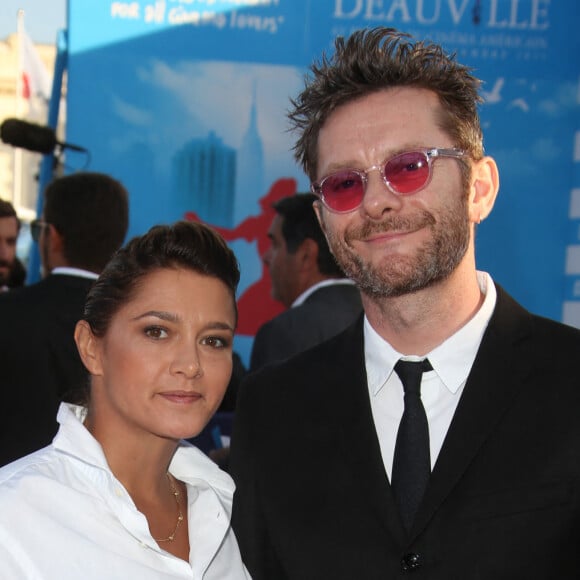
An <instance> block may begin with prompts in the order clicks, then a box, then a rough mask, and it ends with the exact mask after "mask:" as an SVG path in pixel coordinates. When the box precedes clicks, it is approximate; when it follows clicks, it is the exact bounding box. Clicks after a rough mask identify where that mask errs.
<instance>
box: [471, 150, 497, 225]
mask: <svg viewBox="0 0 580 580" xmlns="http://www.w3.org/2000/svg"><path fill="white" fill-rule="evenodd" d="M498 191H499V171H498V169H497V165H496V163H495V161H494V159H493V158H492V157H484V158H483V159H480V160H479V161H476V162H475V163H474V164H473V167H472V173H471V188H470V193H469V218H470V220H471V222H473V223H476V224H478V223H480V222H481V221H482V220H484V219H485V218H486V217H487V216H488V215H489V214H490V213H491V210H492V209H493V206H494V204H495V200H496V198H497V193H498Z"/></svg>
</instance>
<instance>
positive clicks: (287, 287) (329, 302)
mask: <svg viewBox="0 0 580 580" xmlns="http://www.w3.org/2000/svg"><path fill="white" fill-rule="evenodd" d="M316 199H317V197H316V196H315V195H313V194H311V193H303V194H296V195H292V196H289V197H285V198H282V199H281V200H279V201H277V202H276V203H274V204H273V207H274V209H275V210H276V215H275V216H274V219H273V220H272V224H271V226H270V229H269V232H268V236H269V238H270V243H271V245H270V248H269V249H268V250H267V251H266V253H265V254H264V256H263V258H262V259H263V261H264V263H265V264H266V266H267V267H268V271H269V273H270V278H271V280H272V296H273V298H274V299H275V300H278V301H279V302H281V303H282V304H284V306H285V307H286V308H287V310H285V311H284V312H282V313H281V314H279V315H278V316H275V317H274V318H273V319H272V320H270V321H268V322H266V323H265V324H263V325H262V326H261V327H260V329H259V330H258V332H257V333H256V336H255V338H254V343H253V345H252V352H251V356H250V371H255V370H257V369H258V368H260V367H262V366H264V365H266V364H268V363H271V362H276V361H280V360H284V359H286V358H288V357H290V356H292V355H294V354H297V353H299V352H302V351H303V350H306V349H308V348H310V347H311V346H314V345H316V344H318V343H320V342H322V341H324V340H326V339H327V338H330V337H332V336H334V335H336V334H338V333H339V332H340V331H342V330H344V329H345V328H346V327H347V326H348V325H349V324H351V323H352V322H354V320H355V319H356V318H357V317H359V316H360V315H361V313H362V304H361V299H360V293H359V291H358V289H357V288H356V287H355V286H354V284H353V283H352V281H351V280H349V279H347V278H346V277H345V276H344V273H343V271H342V270H341V269H340V267H339V266H338V265H337V263H336V260H335V259H334V256H333V255H332V254H331V253H330V249H329V248H328V243H327V241H326V238H325V237H324V233H323V232H322V230H321V228H320V224H319V223H318V220H317V218H316V213H315V212H314V207H313V203H314V202H315V201H316Z"/></svg>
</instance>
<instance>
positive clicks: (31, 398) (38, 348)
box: [0, 173, 129, 465]
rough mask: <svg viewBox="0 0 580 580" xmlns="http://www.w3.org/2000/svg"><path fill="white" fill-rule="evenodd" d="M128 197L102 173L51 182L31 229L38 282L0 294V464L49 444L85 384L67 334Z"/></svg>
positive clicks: (115, 242)
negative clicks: (63, 409) (59, 416)
mask: <svg viewBox="0 0 580 580" xmlns="http://www.w3.org/2000/svg"><path fill="white" fill-rule="evenodd" d="M128 218H129V202H128V193H127V191H126V189H125V188H124V187H123V185H122V184H121V183H120V182H119V181H117V180H115V179H113V178H111V177H110V176H108V175H104V174H101V173H75V174H72V175H69V176H66V177H60V178H57V179H55V180H54V181H52V182H51V183H50V184H49V185H48V187H47V188H46V191H45V193H44V208H43V212H42V216H41V217H40V219H38V220H35V221H34V222H32V224H31V233H32V236H33V238H34V240H35V241H37V242H38V246H39V253H40V257H41V261H42V267H43V271H44V273H45V275H46V276H45V278H44V279H43V280H41V281H40V282H38V283H36V284H31V285H29V286H25V287H23V288H18V289H14V290H11V291H10V292H5V293H3V294H1V295H0V320H2V324H3V328H4V329H5V332H3V333H1V334H0V353H2V373H0V388H1V389H2V393H3V398H2V405H1V406H0V465H4V464H6V463H8V462H10V461H12V460H14V459H16V458H17V457H21V456H23V455H26V454H27V453H30V452H31V451H34V450H36V449H39V448H41V447H44V446H45V445H48V443H50V441H51V440H52V438H53V437H54V435H55V433H56V431H57V427H58V425H57V423H56V421H55V415H56V410H57V408H58V405H59V403H60V401H61V400H64V399H68V398H69V397H70V398H71V399H70V400H71V401H72V400H74V393H75V391H76V390H78V389H79V387H80V386H81V385H82V384H83V382H84V381H86V380H87V373H86V370H85V368H84V366H83V364H82V362H81V360H80V358H79V355H78V352H77V349H76V346H75V344H74V339H73V333H74V328H75V324H76V322H77V321H78V320H79V318H80V317H81V314H82V309H83V304H84V301H85V298H86V295H87V292H88V290H89V288H90V287H91V285H92V284H93V282H94V280H95V279H96V278H97V275H98V273H99V272H101V270H102V269H103V268H104V266H105V264H106V263H107V261H108V260H109V259H110V258H111V256H112V255H113V253H114V252H115V251H116V250H117V249H118V248H119V247H120V246H121V244H122V243H123V240H124V238H125V235H126V233H127V228H128Z"/></svg>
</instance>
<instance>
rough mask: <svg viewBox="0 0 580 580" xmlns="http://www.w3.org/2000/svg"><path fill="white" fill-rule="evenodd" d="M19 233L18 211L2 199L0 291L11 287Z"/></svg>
mask: <svg viewBox="0 0 580 580" xmlns="http://www.w3.org/2000/svg"><path fill="white" fill-rule="evenodd" d="M19 231H20V220H19V219H18V216H17V215H16V210H15V209H14V207H13V206H12V204H11V203H10V202H9V201H5V200H3V199H0V291H5V290H8V289H9V288H10V286H11V279H12V275H13V269H14V265H15V262H16V241H17V239H18V233H19Z"/></svg>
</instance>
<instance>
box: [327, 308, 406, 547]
mask: <svg viewBox="0 0 580 580" xmlns="http://www.w3.org/2000/svg"><path fill="white" fill-rule="evenodd" d="M340 340H341V343H340V347H339V348H338V349H336V351H335V357H336V360H337V361H351V362H350V363H348V364H345V365H340V364H337V367H336V368H337V369H338V370H339V373H337V376H336V380H337V381H338V384H339V385H340V388H339V389H337V391H338V392H339V393H340V399H339V401H338V406H337V410H338V409H339V413H338V414H337V417H336V418H337V420H338V421H339V423H340V426H339V433H340V435H339V440H338V444H339V445H340V447H341V450H342V452H343V457H344V459H345V461H346V462H347V463H348V464H349V466H350V471H351V473H352V477H353V478H354V479H355V480H356V484H357V487H358V488H359V493H360V497H361V498H362V502H363V503H364V504H366V505H367V507H368V510H369V514H370V517H373V518H377V519H378V520H380V523H381V525H382V526H383V527H385V528H386V531H387V532H388V533H389V535H391V536H392V537H394V538H395V540H396V541H398V542H399V543H400V544H403V543H404V541H405V532H404V530H403V527H402V524H401V521H400V519H399V514H398V511H397V507H396V504H395V501H394V498H393V494H392V491H391V486H390V483H389V480H388V477H387V473H386V471H385V468H384V464H383V458H382V455H381V450H380V445H379V441H378V438H377V433H376V429H375V426H374V421H373V416H372V411H371V407H370V401H369V392H368V387H367V377H366V371H365V358H364V338H363V318H362V317H361V318H360V319H359V321H358V322H357V323H356V324H355V325H354V326H351V327H350V328H349V329H348V330H347V331H346V332H345V333H343V334H342V335H341V336H340Z"/></svg>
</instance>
